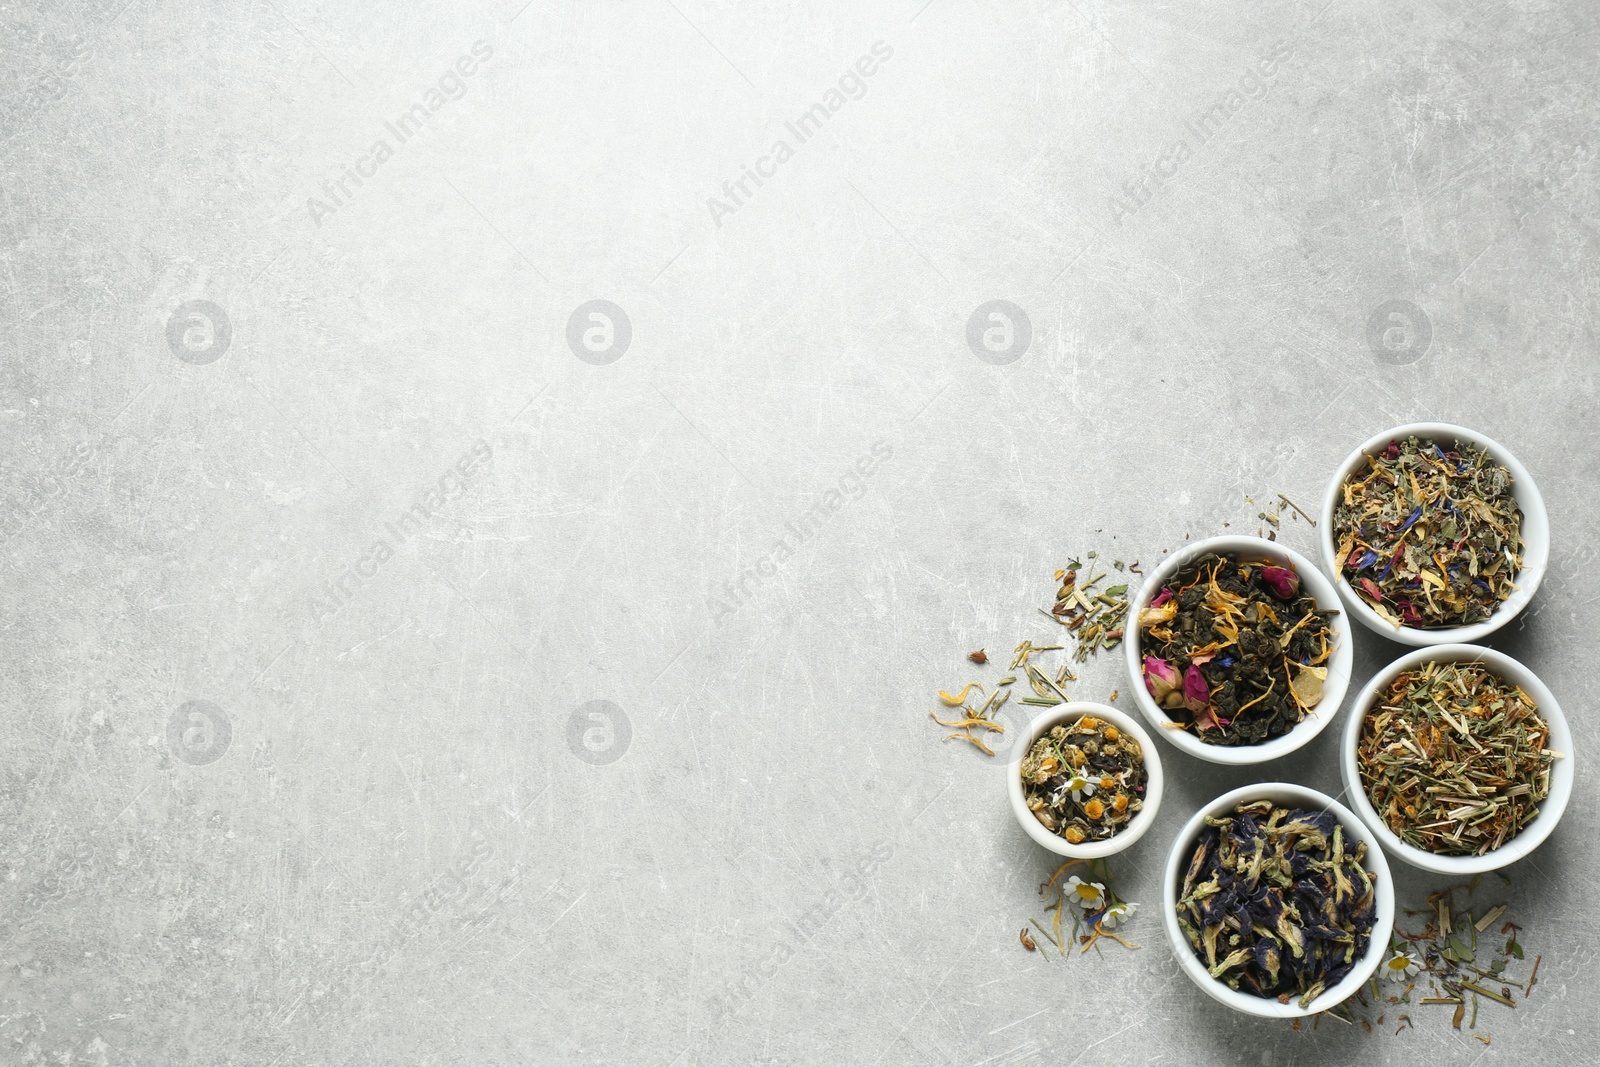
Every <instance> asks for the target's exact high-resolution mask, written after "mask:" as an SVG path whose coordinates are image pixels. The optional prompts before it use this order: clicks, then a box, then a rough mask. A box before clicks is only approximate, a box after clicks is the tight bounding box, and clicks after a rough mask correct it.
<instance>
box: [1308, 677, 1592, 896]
mask: <svg viewBox="0 0 1600 1067" xmlns="http://www.w3.org/2000/svg"><path fill="white" fill-rule="evenodd" d="M1434 662H1436V663H1463V662H1467V663H1482V664H1484V665H1485V666H1487V667H1488V668H1489V669H1490V670H1492V671H1494V672H1495V673H1496V674H1498V675H1499V676H1500V677H1501V678H1503V679H1505V680H1506V681H1508V682H1510V683H1511V684H1513V685H1518V686H1521V687H1522V689H1523V691H1524V692H1526V693H1527V694H1528V695H1529V696H1530V697H1532V698H1533V702H1534V704H1535V705H1536V707H1537V710H1538V712H1539V717H1540V718H1542V719H1544V721H1545V725H1547V726H1549V727H1550V747H1551V748H1552V749H1554V750H1555V751H1557V752H1560V753H1561V754H1562V756H1563V758H1562V759H1558V760H1556V762H1555V766H1554V767H1552V768H1551V770H1550V795H1549V796H1548V797H1546V798H1545V800H1544V803H1543V804H1541V805H1539V814H1538V816H1537V817H1536V818H1535V819H1534V820H1533V821H1532V822H1531V823H1529V824H1528V825H1527V826H1525V827H1523V828H1522V832H1521V833H1519V834H1517V836H1515V837H1513V838H1512V839H1511V840H1509V841H1507V842H1506V843H1505V844H1503V845H1501V846H1500V847H1499V848H1497V849H1495V850H1494V851H1492V852H1487V853H1485V854H1484V855H1482V856H1441V855H1438V854H1437V853H1434V852H1428V851H1426V850H1425V849H1420V848H1417V847H1415V846H1414V845H1408V844H1406V843H1405V842H1404V841H1402V840H1400V838H1399V836H1398V835H1397V834H1396V833H1395V832H1394V831H1393V830H1390V829H1389V824H1388V823H1387V822H1386V821H1385V820H1384V819H1383V817H1382V816H1380V815H1379V814H1378V811H1377V809H1376V808H1374V807H1373V806H1372V801H1371V800H1370V799H1368V797H1367V790H1366V787H1365V786H1363V785H1362V784H1361V774H1360V771H1359V770H1357V768H1356V749H1357V747H1358V745H1359V744H1360V741H1361V724H1362V723H1363V722H1364V721H1365V720H1366V717H1367V712H1368V711H1370V710H1371V709H1372V706H1373V704H1374V703H1375V702H1376V700H1377V699H1378V694H1379V693H1380V692H1381V691H1382V690H1383V689H1385V688H1386V687H1387V686H1388V685H1389V683H1391V682H1393V681H1394V680H1395V677H1396V676H1397V675H1398V674H1400V672H1401V671H1406V670H1410V669H1412V668H1413V667H1416V666H1418V665H1419V664H1423V663H1434ZM1339 773H1340V776H1341V777H1342V778H1343V779H1344V791H1345V796H1346V797H1347V798H1348V799H1349V801H1350V806H1351V807H1352V808H1354V809H1355V812H1356V815H1357V816H1358V817H1359V818H1360V819H1361V821H1362V822H1363V823H1364V824H1365V825H1366V826H1367V828H1368V829H1370V830H1371V831H1372V833H1373V834H1374V836H1376V837H1377V839H1378V840H1379V841H1381V842H1383V847H1384V848H1386V849H1388V850H1389V852H1391V853H1392V854H1393V855H1394V856H1395V857H1396V858H1397V859H1401V860H1404V861H1405V862H1407V863H1409V864H1411V866H1413V867H1419V868H1421V869H1422V870H1425V871H1433V872H1434V873H1436V874H1448V875H1452V876H1454V875H1469V874H1480V873H1482V872H1484V871H1492V870H1496V869H1497V868H1500V867H1504V866H1506V865H1507V864H1509V863H1515V862H1516V861H1517V860H1520V859H1521V858H1522V857H1524V856H1526V855H1527V854H1528V853H1530V852H1532V851H1533V850H1534V849H1536V848H1538V847H1539V845H1540V844H1542V843H1543V842H1544V839H1545V838H1547V837H1549V836H1550V832H1551V831H1552V830H1554V829H1555V828H1556V823H1558V822H1560V821H1561V815H1562V813H1563V812H1565V811H1566V810H1567V801H1568V800H1570V799H1571V798H1572V782H1573V777H1574V774H1575V772H1574V770H1573V758H1572V731H1571V730H1569V729H1568V728H1567V717H1566V716H1565V715H1563V714H1562V713H1561V705H1559V704H1557V703H1556V698H1555V696H1554V695H1553V694H1552V693H1551V692H1550V690H1549V688H1548V687H1547V686H1546V685H1545V684H1544V683H1543V682H1541V681H1540V680H1539V677H1538V675H1536V674H1534V673H1533V672H1532V671H1530V670H1529V669H1528V668H1527V667H1524V666H1523V665H1522V664H1521V663H1519V662H1517V661H1516V660H1514V659H1512V658H1511V657H1510V656H1508V655H1506V654H1505V653H1504V652H1498V651H1496V650H1495V649H1492V648H1484V647H1483V646H1481V645H1440V646H1437V647H1431V648H1419V649H1417V650H1416V651H1415V652H1408V653H1406V654H1405V655H1404V656H1401V657H1400V658H1399V659H1397V660H1395V661H1394V662H1393V663H1391V664H1389V665H1388V666H1387V667H1385V668H1384V669H1383V670H1381V671H1379V672H1378V673H1377V674H1376V675H1374V676H1373V678H1372V681H1370V682H1368V683H1367V685H1366V688H1364V689H1362V690H1361V692H1360V694H1359V695H1358V696H1357V697H1356V699H1355V703H1354V704H1353V705H1352V706H1351V708H1350V717H1349V719H1348V720H1347V721H1346V722H1345V728H1344V735H1343V737H1342V738H1341V743H1340V747H1339Z"/></svg>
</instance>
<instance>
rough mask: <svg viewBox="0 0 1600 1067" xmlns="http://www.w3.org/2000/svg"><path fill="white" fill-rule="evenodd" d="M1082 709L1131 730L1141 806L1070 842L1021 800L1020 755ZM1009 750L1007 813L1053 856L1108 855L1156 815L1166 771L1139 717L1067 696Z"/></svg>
mask: <svg viewBox="0 0 1600 1067" xmlns="http://www.w3.org/2000/svg"><path fill="white" fill-rule="evenodd" d="M1085 715H1094V716H1095V717H1097V718H1102V719H1104V720H1106V722H1108V723H1110V724H1111V725H1113V726H1115V727H1116V728H1117V729H1119V730H1121V731H1123V732H1124V733H1127V734H1131V735H1132V736H1133V737H1134V739H1135V740H1137V741H1138V742H1139V747H1140V749H1141V750H1142V752H1143V754H1144V768H1145V776H1146V781H1145V790H1144V807H1143V808H1141V809H1140V811H1139V813H1138V814H1137V815H1135V816H1134V817H1133V818H1132V819H1130V820H1129V821H1128V825H1127V826H1126V827H1124V828H1123V829H1122V830H1121V831H1120V832H1118V833H1116V834H1113V835H1112V836H1111V837H1108V838H1106V839H1105V840H1104V841H1089V842H1085V843H1084V844H1081V845H1074V844H1072V843H1071V842H1069V841H1068V840H1067V839H1066V838H1064V837H1062V836H1060V835H1059V834H1053V833H1051V832H1050V831H1049V830H1046V829H1045V828H1044V824H1043V823H1041V822H1040V821H1039V820H1038V818H1037V817H1036V816H1035V815H1034V814H1033V812H1031V811H1029V810H1028V804H1027V801H1026V800H1025V799H1024V797H1023V795H1022V761H1023V760H1024V759H1026V758H1027V755H1028V750H1029V749H1030V748H1032V747H1033V743H1034V742H1035V741H1037V740H1038V739H1039V735H1040V734H1042V733H1044V732H1045V731H1046V730H1048V729H1050V728H1051V727H1053V726H1056V725H1058V724H1060V723H1064V722H1075V721H1077V720H1078V719H1080V718H1082V717H1083V716H1085ZM1011 751H1012V756H1013V758H1011V759H1008V760H1007V761H1006V795H1007V796H1008V797H1009V798H1010V800H1011V813H1012V814H1013V815H1015V816H1016V818H1017V822H1018V824H1020V825H1021V827H1022V830H1023V832H1024V833H1026V834H1027V835H1028V836H1029V837H1030V838H1032V839H1033V842H1034V844H1036V845H1039V846H1040V847H1042V848H1045V849H1048V850H1049V851H1051V852H1054V853H1055V854H1056V855H1058V856H1065V857H1067V858H1069V859H1080V860H1095V859H1104V858H1105V857H1107V856H1114V855H1116V854H1117V853H1118V852H1121V851H1122V850H1123V849H1125V848H1127V847H1129V846H1130V845H1132V844H1133V843H1134V842H1136V841H1138V840H1139V839H1140V838H1141V837H1143V836H1144V835H1145V833H1146V832H1147V831H1148V830H1149V829H1150V827H1151V826H1152V825H1153V824H1154V823H1155V821H1156V813H1157V811H1158V810H1160V808H1161V797H1162V794H1163V793H1164V792H1165V791H1166V777H1165V775H1164V774H1163V773H1162V770H1161V753H1160V752H1159V751H1157V749H1156V744H1155V739H1154V738H1152V737H1151V736H1150V733H1149V731H1147V730H1146V729H1145V728H1144V726H1143V725H1141V724H1140V722H1139V720H1137V719H1135V718H1134V717H1133V716H1132V715H1129V714H1128V713H1127V712H1125V711H1118V710H1117V709H1116V708H1113V707H1110V706H1108V705H1106V704H1098V703H1095V702H1094V701H1092V700H1073V701H1069V702H1068V703H1066V704H1059V705H1057V706H1056V707H1053V708H1046V709H1045V710H1044V711H1042V712H1040V713H1039V714H1038V715H1036V716H1034V718H1033V721H1032V722H1030V723H1028V728H1027V730H1025V731H1024V733H1023V736H1022V738H1021V743H1020V744H1017V745H1014V746H1012V750H1011Z"/></svg>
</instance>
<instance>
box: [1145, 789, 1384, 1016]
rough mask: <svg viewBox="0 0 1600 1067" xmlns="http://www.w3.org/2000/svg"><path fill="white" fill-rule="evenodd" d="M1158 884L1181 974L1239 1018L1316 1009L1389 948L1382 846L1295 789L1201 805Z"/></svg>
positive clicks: (1338, 809) (1321, 799)
mask: <svg viewBox="0 0 1600 1067" xmlns="http://www.w3.org/2000/svg"><path fill="white" fill-rule="evenodd" d="M1162 882H1163V888H1162V899H1163V909H1162V911H1163V918H1164V920H1165V924H1166V929H1167V937H1168V939H1170V940H1171V942H1172V951H1173V952H1174V953H1175V954H1176V956H1177V959H1178V964H1179V966H1180V967H1181V968H1182V970H1183V973H1184V974H1186V975H1188V976H1189V978H1190V979H1191V980H1193V982H1194V984H1195V985H1197V986H1199V987H1200V988H1201V989H1203V990H1204V991H1205V992H1206V993H1207V994H1209V995H1210V996H1211V997H1212V998H1214V999H1216V1000H1218V1001H1220V1002H1221V1003H1223V1004H1226V1005H1227V1006H1228V1007H1230V1008H1234V1009H1236V1010H1238V1011H1242V1012H1246V1013H1248V1014H1250V1015H1260V1016H1265V1017H1267V1018H1275V1019H1292V1018H1297V1017H1300V1016H1305V1015H1315V1014H1316V1013H1318V1012H1321V1011H1326V1010H1327V1009H1329V1008H1332V1007H1334V1006H1335V1005H1337V1004H1339V1003H1341V1002H1342V1001H1344V1000H1346V999H1347V998H1349V997H1350V996H1352V995H1353V994H1354V993H1355V992H1356V991H1357V990H1359V989H1360V988H1361V986H1362V984H1363V983H1365V982H1366V981H1367V980H1368V979H1369V978H1371V977H1372V975H1373V973H1374V972H1375V971H1376V970H1377V969H1378V966H1379V964H1380V963H1382V961H1383V957H1384V955H1385V953H1387V952H1388V950H1389V939H1390V936H1391V935H1392V933H1393V930H1394V914H1395V905H1394V886H1393V884H1392V882H1391V880H1390V876H1389V864H1388V862H1387V861H1386V860H1385V859H1384V857H1383V849H1381V848H1379V847H1378V842H1377V839H1376V838H1374V837H1373V836H1372V834H1371V832H1370V831H1369V830H1368V829H1367V827H1365V826H1363V825H1362V823H1361V820H1359V819H1357V818H1356V816H1355V814H1354V813H1353V812H1351V811H1350V809H1349V808H1346V807H1345V806H1344V805H1343V804H1340V803H1339V802H1338V801H1336V800H1334V799H1333V798H1331V797H1329V796H1327V795H1325V794H1323V793H1319V792H1317V791H1316V790H1315V789H1307V788H1306V787H1305V786H1300V785H1291V784H1288V783H1285V782H1267V783H1262V784H1259V785H1247V786H1244V787H1243V788H1241V789H1235V790H1233V791H1232V792H1230V793H1224V794H1223V795H1222V796H1220V797H1218V798H1217V799H1216V800H1214V801H1212V802H1211V803H1210V804H1208V805H1206V806H1205V807H1204V808H1202V809H1201V810H1200V811H1198V812H1196V813H1195V815H1194V817H1193V818H1191V819H1190V820H1189V821H1188V823H1186V824H1185V825H1184V827H1183V829H1182V830H1180V831H1179V832H1178V837H1177V840H1175V841H1174V842H1173V845H1172V851H1171V853H1170V854H1169V855H1168V857H1167V867H1166V872H1165V875H1164V877H1163V880H1162Z"/></svg>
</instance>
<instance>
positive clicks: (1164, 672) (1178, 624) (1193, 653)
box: [1138, 552, 1337, 745]
mask: <svg viewBox="0 0 1600 1067" xmlns="http://www.w3.org/2000/svg"><path fill="white" fill-rule="evenodd" d="M1335 614H1337V612H1334V611H1325V610H1320V609H1319V608H1318V607H1317V603H1316V600H1315V599H1314V598H1313V597H1312V596H1311V595H1310V594H1309V593H1306V592H1304V591H1303V590H1302V589H1301V586H1300V576H1299V575H1298V574H1297V573H1295V571H1294V570H1292V569H1290V568H1287V567H1280V566H1278V565H1276V564H1274V563H1267V562H1259V561H1249V560H1241V559H1240V558H1239V557H1238V556H1237V555H1236V554H1234V553H1229V554H1227V555H1219V554H1217V553H1214V552H1208V553H1206V554H1205V555H1203V556H1199V557H1198V558H1196V559H1194V560H1191V561H1190V562H1189V563H1188V564H1186V565H1185V566H1183V567H1181V568H1179V569H1178V571H1177V572H1176V573H1175V574H1174V575H1173V576H1172V577H1170V578H1169V579H1167V581H1166V582H1165V583H1164V584H1163V585H1162V587H1161V588H1160V589H1159V590H1157V592H1156V595H1155V596H1154V597H1153V598H1152V599H1151V601H1150V606H1149V607H1148V608H1146V609H1144V610H1143V611H1142V612H1140V613H1139V620H1138V626H1139V635H1140V636H1139V640H1140V649H1141V651H1142V652H1143V653H1144V669H1143V673H1144V682H1145V686H1146V688H1148V689H1149V691H1150V695H1151V696H1152V697H1153V698H1154V699H1155V702H1156V704H1158V705H1159V706H1160V707H1161V708H1162V709H1163V710H1165V711H1166V712H1167V713H1168V714H1169V715H1171V716H1172V717H1173V720H1174V721H1175V722H1176V723H1177V724H1179V725H1181V726H1182V727H1183V728H1184V729H1186V730H1188V731H1189V732H1191V733H1193V734H1194V735H1195V736H1196V737H1198V738H1199V739H1200V740H1202V741H1205V742H1207V743H1208V744H1213V745H1251V744H1258V743H1260V742H1262V741H1266V740H1269V739H1270V738H1274V737H1280V736H1282V735H1283V734H1285V733H1287V732H1289V731H1290V730H1292V729H1294V727H1295V725H1296V724H1297V723H1299V722H1300V721H1301V720H1302V719H1304V718H1305V716H1306V713H1307V712H1309V711H1310V710H1311V709H1312V708H1314V707H1316V706H1317V704H1318V703H1319V702H1320V701H1321V700H1322V684H1323V682H1324V681H1325V680H1326V679H1327V677H1328V669H1327V667H1325V666H1323V664H1325V663H1326V662H1327V660H1328V657H1329V656H1331V655H1332V654H1333V647H1334V645H1333V640H1334V639H1333V632H1332V630H1331V629H1330V627H1329V621H1330V619H1331V618H1332V617H1333V616H1334V615H1335Z"/></svg>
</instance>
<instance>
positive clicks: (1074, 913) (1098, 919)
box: [1031, 860, 1139, 957]
mask: <svg viewBox="0 0 1600 1067" xmlns="http://www.w3.org/2000/svg"><path fill="white" fill-rule="evenodd" d="M1080 863H1085V864H1088V867H1087V873H1088V876H1089V877H1088V878H1087V879H1084V878H1082V877H1080V876H1078V875H1076V874H1074V875H1073V876H1072V877H1070V878H1068V879H1066V880H1065V881H1063V880H1062V879H1061V876H1062V875H1063V874H1065V873H1066V872H1067V871H1068V870H1069V869H1070V868H1072V867H1076V866H1077V865H1078V864H1080ZM1051 893H1054V894H1055V900H1053V901H1051V903H1049V904H1046V905H1045V911H1046V912H1054V913H1055V914H1054V918H1053V919H1052V920H1051V924H1050V925H1051V929H1052V931H1053V934H1046V936H1045V940H1046V942H1047V943H1048V944H1050V945H1052V946H1054V948H1055V950H1056V951H1057V952H1059V953H1060V954H1061V955H1062V956H1063V957H1065V956H1066V955H1067V939H1068V936H1070V937H1071V939H1072V940H1073V941H1075V942H1077V944H1078V946H1079V949H1078V951H1079V953H1080V954H1081V953H1084V952H1088V951H1089V950H1090V949H1091V948H1094V949H1096V951H1098V948H1097V946H1098V945H1099V943H1100V939H1101V938H1102V937H1109V938H1110V939H1111V940H1113V941H1115V942H1117V943H1118V944H1120V945H1122V946H1123V947H1124V948H1132V949H1136V948H1138V947H1139V946H1138V945H1135V944H1133V943H1132V942H1130V941H1127V940H1125V939H1124V938H1123V937H1122V936H1121V935H1120V934H1118V933H1116V931H1115V928H1116V927H1117V926H1120V925H1122V924H1123V923H1125V922H1127V921H1128V920H1129V919H1131V918H1133V914H1134V912H1136V911H1138V910H1139V905H1137V904H1135V903H1133V902H1132V901H1127V900H1123V899H1122V898H1121V897H1119V896H1117V891H1116V886H1115V884H1114V881H1113V879H1112V876H1111V868H1110V866H1109V865H1108V864H1107V863H1106V861H1105V860H1067V861H1066V862H1065V863H1063V864H1062V865H1061V866H1059V867H1057V868H1056V869H1055V871H1054V872H1053V873H1052V874H1051V875H1050V877H1049V878H1047V879H1045V881H1044V882H1043V883H1042V884H1041V885H1040V886H1039V897H1040V899H1049V897H1050V895H1051ZM1064 913H1067V914H1070V915H1071V917H1072V933H1071V934H1070V935H1063V934H1062V932H1061V916H1062V915H1063V914H1064ZM1031 921H1032V922H1033V924H1034V928H1035V929H1037V930H1038V931H1039V932H1040V933H1041V934H1044V933H1045V929H1044V927H1042V926H1040V925H1039V921H1038V920H1037V919H1034V920H1031Z"/></svg>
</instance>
